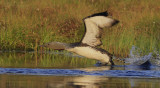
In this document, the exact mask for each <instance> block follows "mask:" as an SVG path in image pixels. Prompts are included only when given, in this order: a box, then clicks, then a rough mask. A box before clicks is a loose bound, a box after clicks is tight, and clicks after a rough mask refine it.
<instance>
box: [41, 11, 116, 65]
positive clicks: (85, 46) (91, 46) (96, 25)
mask: <svg viewBox="0 0 160 88" xmlns="http://www.w3.org/2000/svg"><path fill="white" fill-rule="evenodd" d="M83 22H84V26H85V33H84V35H83V37H82V39H81V40H80V41H79V42H75V43H62V42H49V43H45V44H43V45H41V46H42V47H47V48H51V49H54V50H66V51H69V52H73V53H76V54H78V55H80V56H84V57H86V58H88V59H95V60H97V61H98V63H99V64H100V65H114V62H113V59H112V57H113V55H112V54H111V53H109V52H108V51H106V50H104V49H102V48H99V47H98V46H100V45H102V41H101V36H102V32H103V28H109V27H112V26H114V25H116V24H118V23H119V20H117V19H114V18H112V17H111V16H110V15H109V14H108V12H107V11H104V12H99V13H94V14H92V15H90V16H87V17H85V18H84V19H83Z"/></svg>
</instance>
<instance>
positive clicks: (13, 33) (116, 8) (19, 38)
mask: <svg viewBox="0 0 160 88" xmlns="http://www.w3.org/2000/svg"><path fill="white" fill-rule="evenodd" d="M159 3H160V0H154V2H153V1H152V0H140V1H139V0H118V1H117V0H110V1H109V0H14V1H13V0H9V1H8V0H7V1H6V0H1V1H0V50H25V51H28V50H37V49H39V47H37V46H38V45H41V44H43V43H46V42H50V41H60V42H76V41H79V40H80V39H81V37H82V36H83V34H84V26H83V22H82V19H83V18H84V17H86V16H88V15H90V14H93V13H96V12H101V11H106V10H107V11H108V12H109V13H110V14H111V15H112V16H113V17H114V18H115V19H119V20H120V23H119V24H118V25H117V26H115V27H112V28H110V29H104V34H103V40H102V41H103V44H104V45H103V46H101V47H103V48H105V49H106V50H108V51H109V52H111V53H114V54H116V55H119V56H127V55H128V53H129V50H130V48H131V46H132V45H136V46H137V47H139V48H141V49H142V50H143V51H144V53H149V52H153V51H154V50H157V51H159V49H160V41H159V40H160V36H159V33H160V23H159V22H160V11H159V10H160V7H159Z"/></svg>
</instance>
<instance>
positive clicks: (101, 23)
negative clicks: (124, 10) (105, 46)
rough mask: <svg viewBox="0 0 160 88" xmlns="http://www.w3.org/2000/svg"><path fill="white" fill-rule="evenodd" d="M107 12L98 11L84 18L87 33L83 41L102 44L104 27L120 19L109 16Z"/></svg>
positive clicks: (93, 44)
mask: <svg viewBox="0 0 160 88" xmlns="http://www.w3.org/2000/svg"><path fill="white" fill-rule="evenodd" d="M107 16H108V13H107V12H102V13H96V14H93V15H91V16H88V17H86V18H85V19H84V24H85V30H86V33H85V35H84V37H83V39H82V41H81V42H82V43H84V44H87V45H90V46H98V45H101V44H102V43H101V34H102V28H104V27H111V26H113V25H114V24H117V23H118V22H119V21H118V20H115V19H113V18H110V17H107Z"/></svg>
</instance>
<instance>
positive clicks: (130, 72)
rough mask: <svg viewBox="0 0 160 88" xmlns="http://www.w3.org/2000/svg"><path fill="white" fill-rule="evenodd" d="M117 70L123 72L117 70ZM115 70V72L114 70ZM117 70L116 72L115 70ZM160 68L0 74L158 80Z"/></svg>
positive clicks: (7, 71)
mask: <svg viewBox="0 0 160 88" xmlns="http://www.w3.org/2000/svg"><path fill="white" fill-rule="evenodd" d="M119 68H121V69H124V70H118V69H119ZM112 69H113V70H112ZM114 69H115V70H114ZM116 69H117V70H116ZM159 69H160V67H159V66H149V68H146V67H143V66H133V65H125V66H112V67H111V66H103V67H90V68H79V69H78V68H77V69H46V68H45V69H41V68H0V74H11V75H53V76H81V75H92V76H106V77H139V78H160V71H159Z"/></svg>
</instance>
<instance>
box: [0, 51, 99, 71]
mask: <svg viewBox="0 0 160 88" xmlns="http://www.w3.org/2000/svg"><path fill="white" fill-rule="evenodd" d="M46 53H47V52H46ZM46 53H37V52H19V53H18V52H12V53H9V52H5V53H1V55H0V66H1V67H21V68H38V67H40V68H51V67H52V68H63V69H65V68H82V67H89V66H93V64H95V63H96V61H95V60H90V59H86V58H84V57H78V56H74V55H72V54H69V53H68V54H66V53H65V52H49V53H47V54H46Z"/></svg>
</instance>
